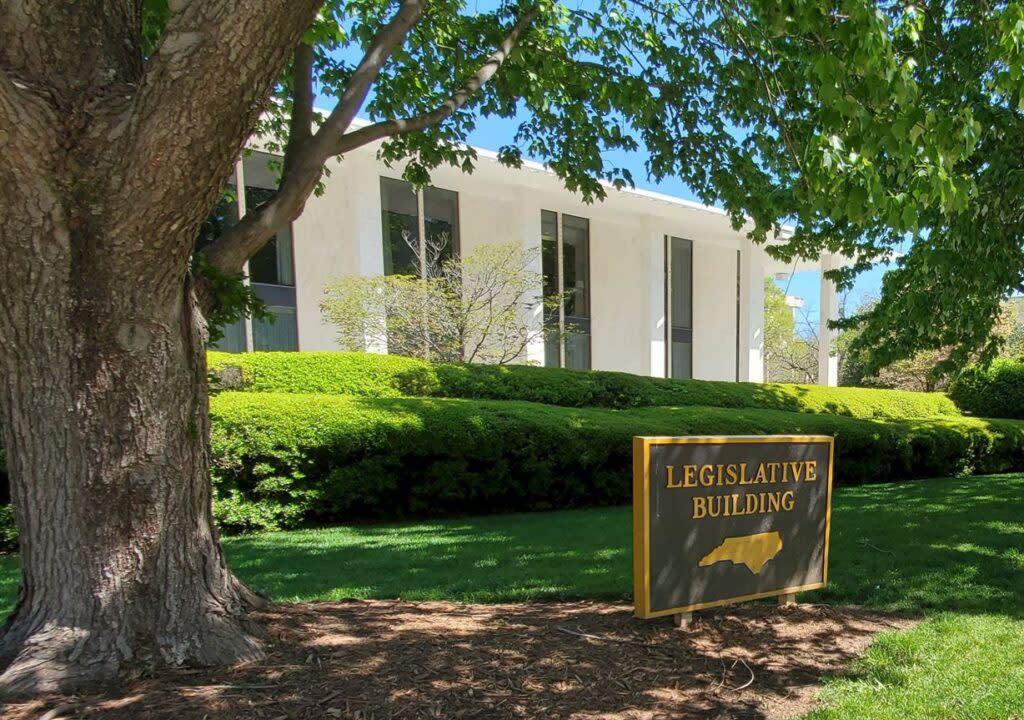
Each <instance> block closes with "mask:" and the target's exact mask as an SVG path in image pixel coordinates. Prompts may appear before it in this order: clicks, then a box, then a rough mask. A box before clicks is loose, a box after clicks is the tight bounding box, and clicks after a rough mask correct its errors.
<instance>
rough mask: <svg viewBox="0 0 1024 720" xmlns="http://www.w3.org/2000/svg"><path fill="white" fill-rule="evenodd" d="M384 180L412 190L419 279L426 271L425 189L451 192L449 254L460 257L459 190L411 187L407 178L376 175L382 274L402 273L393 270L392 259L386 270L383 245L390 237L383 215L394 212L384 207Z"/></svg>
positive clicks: (432, 186)
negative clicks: (451, 214) (382, 263)
mask: <svg viewBox="0 0 1024 720" xmlns="http://www.w3.org/2000/svg"><path fill="white" fill-rule="evenodd" d="M385 182H389V183H402V184H404V185H405V186H406V187H407V188H408V189H409V190H410V191H412V192H413V194H414V197H415V199H416V238H417V242H418V244H419V256H420V257H419V268H418V269H417V271H418V272H417V274H418V277H419V278H420V279H421V280H422V279H424V278H425V276H426V271H427V268H426V264H425V263H426V253H425V252H424V243H425V242H426V237H427V212H426V191H427V190H439V191H441V192H446V193H451V194H452V195H454V205H455V207H454V217H453V220H454V223H453V226H452V234H451V238H450V242H451V256H452V257H453V258H458V257H461V255H462V246H461V235H462V205H461V203H462V198H461V193H460V192H459V191H457V190H449V189H448V188H443V187H438V186H436V185H426V186H424V187H419V188H417V187H413V185H412V183H410V182H409V181H408V180H404V179H402V178H396V177H391V176H389V175H380V176H378V182H377V187H378V192H379V193H380V195H379V197H380V199H381V202H380V211H381V223H380V228H381V255H382V258H384V259H385V262H384V268H383V273H384V275H401V274H403V273H400V272H396V271H395V269H394V261H392V268H391V272H388V271H387V263H386V258H387V249H386V247H385V245H386V244H387V243H390V242H391V238H390V237H389V236H388V234H387V232H386V230H385V228H386V223H385V222H384V216H385V213H388V212H395V211H393V210H388V209H387V208H386V207H384V184H385Z"/></svg>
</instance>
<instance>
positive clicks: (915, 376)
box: [839, 297, 1024, 392]
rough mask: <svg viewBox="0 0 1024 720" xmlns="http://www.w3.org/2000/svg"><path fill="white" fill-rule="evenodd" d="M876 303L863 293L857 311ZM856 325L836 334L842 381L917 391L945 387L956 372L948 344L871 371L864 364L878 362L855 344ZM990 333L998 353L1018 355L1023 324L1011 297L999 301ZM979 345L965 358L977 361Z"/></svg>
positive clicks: (858, 330) (1004, 355) (870, 349)
mask: <svg viewBox="0 0 1024 720" xmlns="http://www.w3.org/2000/svg"><path fill="white" fill-rule="evenodd" d="M877 303H878V298H874V297H866V298H865V299H864V300H863V301H862V302H861V305H860V307H858V308H857V310H856V313H857V314H858V315H861V316H862V315H864V314H866V313H868V312H870V311H871V309H872V308H873V307H874V306H875V305H876V304H877ZM860 331H861V330H860V328H859V327H851V328H848V329H847V330H844V331H843V332H842V333H841V334H840V336H839V344H840V346H841V348H844V349H845V352H842V353H841V358H842V359H841V360H840V371H839V374H840V380H841V384H843V385H859V386H864V387H881V388H893V389H897V390H912V391H917V392H936V391H945V390H946V389H947V388H948V387H949V384H950V381H951V380H952V378H953V377H955V375H956V374H957V373H956V372H954V371H952V370H951V368H950V366H949V364H948V363H947V360H948V359H949V355H950V351H951V348H949V347H943V348H939V349H937V350H918V351H917V352H916V353H914V354H913V355H911V356H910V357H909V358H903V359H900V360H896V361H894V362H891V363H889V364H888V365H884V366H881V367H878V369H876V370H875V371H874V372H873V373H868V372H867V371H866V368H869V367H877V366H878V363H877V362H876V361H874V360H873V359H872V357H871V355H872V353H873V349H872V348H871V347H864V346H861V345H859V344H858V342H857V340H858V336H859V334H860ZM992 337H993V338H994V339H995V340H996V341H997V342H998V343H999V347H1000V350H999V356H1000V357H1011V358H1012V357H1018V356H1019V355H1020V352H1021V342H1022V338H1024V326H1022V323H1021V321H1020V318H1019V303H1018V302H1016V301H1015V300H1008V301H1005V302H1003V304H1002V309H1001V311H1000V313H999V316H998V319H997V321H996V323H995V325H994V327H993V328H992ZM982 351H983V348H975V349H974V351H972V352H971V353H970V354H968V356H967V360H968V362H974V361H977V360H978V359H979V358H980V357H981V354H982Z"/></svg>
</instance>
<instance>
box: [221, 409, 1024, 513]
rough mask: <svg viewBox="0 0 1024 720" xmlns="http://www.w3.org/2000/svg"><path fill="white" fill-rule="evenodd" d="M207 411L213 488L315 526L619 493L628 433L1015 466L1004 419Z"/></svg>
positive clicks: (1011, 428) (874, 461)
mask: <svg viewBox="0 0 1024 720" xmlns="http://www.w3.org/2000/svg"><path fill="white" fill-rule="evenodd" d="M212 412H213V419H214V423H213V453H214V461H215V462H214V465H215V488H216V492H217V497H218V498H219V499H220V500H221V501H223V500H224V499H225V498H229V497H237V496H234V495H233V494H234V493H238V495H240V496H241V498H244V499H245V500H246V501H251V502H256V503H260V504H262V505H264V506H276V507H278V508H284V509H286V510H287V511H288V512H289V513H291V518H292V519H293V520H295V521H298V520H299V519H300V518H301V520H302V521H305V522H311V523H318V524H329V523H337V522H345V521H348V520H352V519H357V518H381V519H384V518H396V517H405V516H427V515H429V516H437V515H443V514H453V513H456V514H462V513H472V512H478V513H489V512H512V511H521V510H543V509H551V508H571V507H580V506H588V505H608V504H618V503H625V502H628V501H629V498H630V492H631V488H630V468H631V462H632V460H631V454H632V445H631V442H632V437H633V436H634V435H637V434H653V435H659V434H661V435H666V434H683V435H691V434H692V435H706V434H710V435H718V434H739V435H744V434H749V435H760V434H770V433H814V434H827V435H834V436H835V437H836V482H838V483H863V482H877V481H879V480H880V479H888V480H898V479H911V478H924V477H935V476H940V475H950V474H960V473H970V472H994V471H1003V470H1011V469H1022V468H1024V423H1018V422H1016V421H1011V420H1002V421H997V420H992V421H982V420H977V419H973V418H945V419H940V418H934V419H918V420H904V421H896V420H888V421H881V420H859V419H854V418H848V417H840V416H835V415H813V414H810V413H790V412H781V411H776V410H753V409H746V408H744V409H734V408H729V409H725V408H709V407H684V408H663V407H658V408H639V409H633V410H621V411H614V410H605V409H590V408H563V407H556V406H550V405H540V404H536V403H523V402H514V401H485V400H476V401H466V400H453V399H435V398H354V397H342V396H330V395H301V394H278V393H235V392H224V393H220V394H219V395H217V396H216V397H215V398H214V399H213V403H212ZM280 524H281V525H282V526H286V527H287V526H289V525H291V524H292V523H291V522H289V521H288V520H287V519H286V518H285V517H284V515H282V519H281V521H280Z"/></svg>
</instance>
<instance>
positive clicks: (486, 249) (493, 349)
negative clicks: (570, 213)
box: [321, 235, 557, 365]
mask: <svg viewBox="0 0 1024 720" xmlns="http://www.w3.org/2000/svg"><path fill="white" fill-rule="evenodd" d="M439 239H440V242H425V243H424V244H423V245H420V244H419V243H418V242H416V239H415V237H413V236H411V235H409V236H407V237H406V242H407V243H408V245H409V248H410V249H411V250H412V252H413V254H414V257H415V258H416V263H415V264H416V265H418V266H419V267H421V268H423V269H424V274H423V275H422V276H419V275H386V276H383V277H372V278H369V277H360V276H347V277H344V278H341V279H340V280H337V281H336V282H334V283H332V284H330V285H328V286H327V288H326V289H325V297H324V300H323V302H322V304H321V309H322V311H323V313H324V317H325V318H326V319H327V320H328V321H329V322H331V323H332V324H333V325H334V326H335V327H337V328H338V343H339V344H340V345H341V346H342V347H344V348H346V349H350V350H365V349H367V348H374V347H377V348H382V349H383V348H387V351H388V352H389V353H393V354H396V355H409V356H412V357H421V358H424V359H427V360H437V361H441V362H485V363H495V364H498V365H504V364H506V363H510V362H514V361H522V360H523V359H524V356H525V352H526V348H527V346H528V345H529V344H530V343H531V342H533V341H534V340H537V339H542V338H543V337H544V335H545V332H546V331H545V326H544V323H543V322H542V320H543V313H544V312H545V310H546V306H547V307H550V306H551V305H552V304H554V303H557V298H544V297H542V296H541V294H540V288H541V285H542V281H543V277H542V276H541V274H540V273H538V272H536V271H534V270H532V269H531V268H533V267H534V266H535V265H536V259H537V252H536V251H535V250H534V249H530V250H524V249H523V248H522V246H521V245H519V244H518V243H505V244H496V245H480V246H478V247H476V248H474V249H473V250H472V251H470V252H469V253H467V254H466V255H463V256H448V257H446V256H445V253H444V250H443V247H441V246H442V245H443V244H444V243H446V242H447V240H446V239H443V238H439ZM421 255H422V257H421Z"/></svg>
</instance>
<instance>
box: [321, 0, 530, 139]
mask: <svg viewBox="0 0 1024 720" xmlns="http://www.w3.org/2000/svg"><path fill="white" fill-rule="evenodd" d="M539 13H540V8H538V7H537V6H534V7H532V8H531V9H530V10H528V11H527V12H526V13H524V14H523V16H522V17H520V18H519V21H518V22H516V24H515V26H513V28H512V30H511V31H510V32H509V34H508V35H507V36H506V37H505V39H504V40H503V41H502V43H501V45H499V46H498V49H497V50H495V52H494V53H493V54H492V55H491V56H490V57H489V58H487V61H486V62H485V63H484V64H483V66H482V67H481V68H480V69H479V70H477V71H476V72H475V73H473V75H471V76H470V78H469V79H468V80H467V81H466V82H465V83H464V84H463V85H462V87H460V88H459V89H458V90H456V91H455V93H454V94H453V95H452V96H451V97H450V98H448V99H447V100H445V101H444V102H443V103H441V105H439V106H438V107H436V108H434V109H433V110H431V111H429V112H426V113H422V114H420V115H415V116H412V117H408V118H402V119H398V120H385V121H384V122H379V123H374V124H373V125H367V126H366V127H363V128H360V129H358V130H355V131H354V132H350V133H345V134H344V135H342V136H341V137H340V138H338V140H337V142H336V143H335V145H334V148H333V152H332V154H333V155H341V154H343V153H346V152H349V151H350V150H354V149H355V148H358V147H361V146H363V145H366V144H367V143H371V142H374V141H375V140H380V139H382V138H386V137H392V136H395V135H406V134H408V133H412V132H416V131H418V130H423V129H425V128H428V127H431V126H433V125H436V124H438V123H439V122H441V121H442V120H444V119H445V118H448V117H450V116H452V115H454V114H455V113H456V112H457V111H458V110H459V108H461V107H462V106H463V105H465V104H466V102H467V101H468V100H469V98H470V97H472V96H473V94H474V93H476V92H477V91H478V90H479V89H480V88H481V87H483V86H484V84H486V83H487V81H488V80H490V79H491V78H492V77H494V74H495V73H497V72H498V70H499V69H500V68H501V66H502V64H503V63H504V62H505V59H506V58H507V57H508V55H509V53H510V52H511V51H512V48H514V47H515V45H516V41H517V40H518V39H519V35H520V34H521V33H522V32H523V30H524V29H526V27H527V26H528V25H529V24H530V23H531V22H533V20H534V19H535V18H536V17H537V15H538V14H539Z"/></svg>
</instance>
